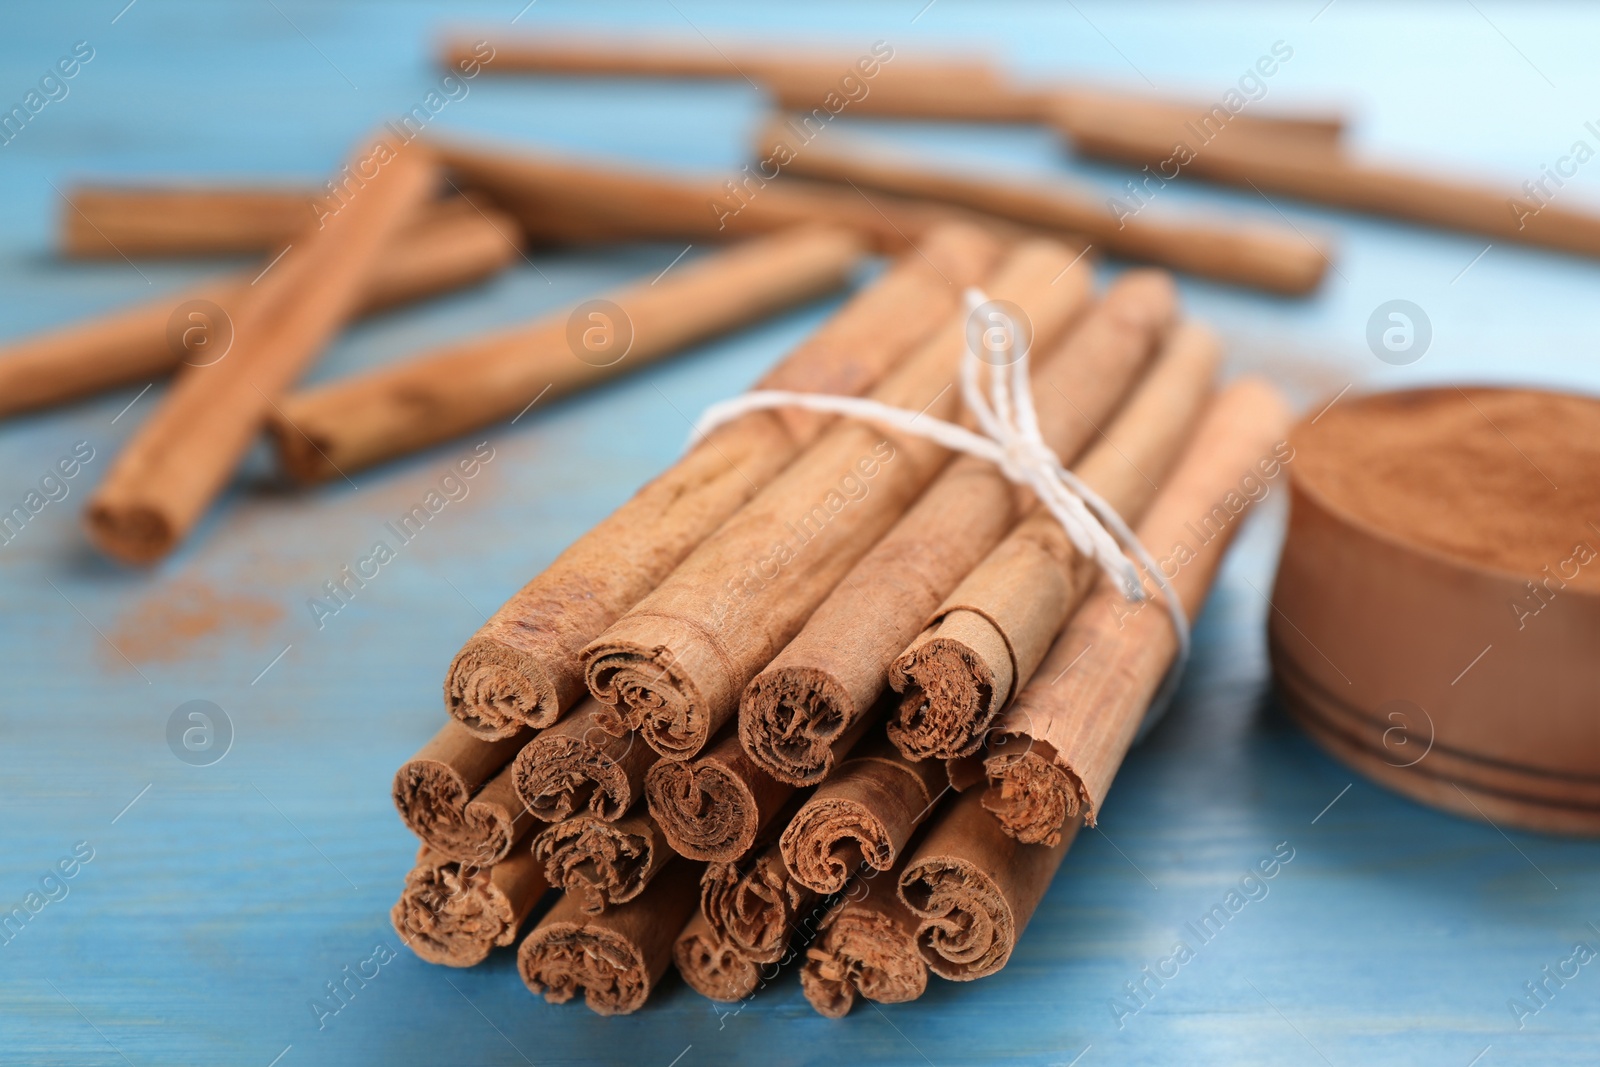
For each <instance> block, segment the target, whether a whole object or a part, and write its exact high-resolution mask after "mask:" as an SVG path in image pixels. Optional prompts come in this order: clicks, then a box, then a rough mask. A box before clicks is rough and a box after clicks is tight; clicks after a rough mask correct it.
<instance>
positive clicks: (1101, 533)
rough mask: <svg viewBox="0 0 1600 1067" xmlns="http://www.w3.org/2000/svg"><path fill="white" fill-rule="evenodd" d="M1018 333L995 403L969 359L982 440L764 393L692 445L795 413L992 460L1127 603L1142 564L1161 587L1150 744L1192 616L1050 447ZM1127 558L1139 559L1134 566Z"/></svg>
mask: <svg viewBox="0 0 1600 1067" xmlns="http://www.w3.org/2000/svg"><path fill="white" fill-rule="evenodd" d="M966 301H967V307H968V311H969V314H970V313H971V312H975V311H977V310H978V309H979V308H980V307H982V306H983V305H985V304H987V303H989V298H988V297H987V296H985V295H984V293H983V292H982V291H981V290H979V289H976V288H969V289H968V290H967V291H966ZM1002 314H1003V313H1002ZM1017 334H1018V331H1017V330H1016V328H1015V325H1014V324H1010V323H1007V328H1006V329H1005V330H1004V336H1005V338H1006V341H1007V343H1006V345H1005V348H1004V351H1005V352H1006V353H1007V354H1011V353H1012V352H1013V351H1014V353H1015V358H1014V359H1012V360H1010V362H1009V364H1008V365H1007V366H993V367H991V369H990V372H989V395H988V396H987V397H985V396H984V394H983V390H982V388H981V387H980V385H979V381H978V376H979V372H980V370H981V367H982V364H983V363H984V360H983V358H982V357H981V356H980V355H979V354H978V350H977V348H976V347H975V346H974V345H972V344H970V343H969V344H968V345H967V352H966V355H965V356H964V357H963V359H962V361H961V377H960V380H961V398H962V400H963V402H965V404H966V406H967V409H968V410H969V411H970V412H972V416H973V419H974V420H975V421H976V422H977V424H978V428H979V429H980V430H981V431H982V433H974V432H973V431H971V430H968V429H967V428H966V427H964V426H958V425H956V424H955V423H953V422H946V421H945V420H944V419H939V418H934V417H932V416H924V415H922V414H921V413H920V412H914V411H907V410H905V409H903V408H897V407H894V406H892V405H889V404H885V403H883V402H882V401H878V400H867V399H863V398H861V397H851V396H829V395H824V394H820V393H797V392H792V391H789V390H783V389H757V390H752V391H751V392H748V393H744V394H742V395H740V396H736V397H732V398H730V399H728V400H723V401H719V402H718V403H715V404H712V405H711V406H710V407H708V408H706V410H705V411H704V413H702V414H701V416H700V419H699V421H698V422H697V423H696V424H695V427H694V430H693V431H692V433H691V434H690V438H689V441H690V443H691V444H693V443H694V442H695V441H696V440H699V439H701V438H702V437H704V436H705V435H707V434H709V433H710V432H711V431H712V430H714V429H716V428H717V427H718V426H721V425H722V424H723V423H726V422H731V421H732V420H734V419H737V418H739V417H740V416H742V415H747V414H749V413H751V412H753V411H763V410H767V409H770V408H778V407H794V408H801V409H804V410H806V411H815V412H820V413H824V414H829V415H845V416H848V417H850V418H853V419H859V420H861V421H863V422H870V423H874V424H876V425H879V426H882V427H885V428H887V429H891V430H895V431H898V432H900V433H905V434H910V435H912V436H915V437H922V438H926V439H927V440H930V441H933V442H934V443H936V444H939V445H942V446H943V447H945V448H948V449H950V450H951V451H954V452H962V453H965V454H967V455H969V456H977V457H978V458H979V459H983V460H987V461H988V462H990V463H993V464H994V465H995V466H996V467H998V468H999V469H1000V473H1001V474H1003V475H1005V476H1006V478H1007V479H1008V480H1010V481H1012V482H1014V483H1016V484H1018V485H1025V486H1027V487H1028V488H1029V489H1031V490H1033V493H1034V495H1035V496H1036V497H1038V499H1039V502H1040V503H1041V504H1043V505H1044V506H1045V507H1046V508H1048V509H1049V511H1050V514H1051V515H1052V516H1053V517H1054V518H1055V520H1056V521H1057V522H1059V523H1060V524H1061V528H1062V530H1064V531H1065V532H1066V535H1067V539H1068V540H1070V541H1071V542H1072V545H1073V547H1074V548H1076V549H1077V550H1078V551H1079V552H1080V553H1082V554H1083V555H1084V556H1087V557H1088V558H1090V559H1092V560H1094V561H1095V562H1096V563H1097V564H1099V566H1100V569H1101V570H1102V571H1104V572H1105V574H1106V577H1107V578H1109V579H1110V580H1111V581H1112V582H1113V583H1115V584H1116V585H1117V586H1118V588H1120V589H1121V590H1122V595H1123V596H1124V597H1126V598H1127V599H1128V600H1129V601H1133V602H1139V601H1144V600H1147V599H1148V598H1149V594H1148V593H1147V592H1146V590H1145V588H1144V584H1143V583H1142V582H1141V581H1140V575H1139V568H1140V566H1142V567H1143V568H1144V571H1145V573H1146V574H1148V575H1149V576H1150V579H1151V580H1152V581H1153V582H1154V584H1155V586H1156V588H1157V589H1159V590H1160V592H1161V596H1162V599H1163V601H1164V602H1165V603H1166V607H1167V613H1168V614H1169V615H1170V616H1171V619H1172V629H1173V632H1174V634H1175V635H1176V636H1177V639H1178V654H1177V658H1176V661H1175V662H1174V664H1173V667H1172V670H1170V671H1169V672H1168V673H1167V677H1166V679H1165V680H1164V681H1163V682H1162V685H1161V688H1160V690H1158V691H1157V693H1156V696H1155V698H1154V699H1153V700H1152V701H1151V703H1150V708H1149V710H1148V711H1147V712H1146V713H1145V719H1144V722H1143V723H1142V724H1141V726H1140V728H1139V736H1140V737H1143V736H1144V734H1145V733H1147V732H1148V731H1149V729H1150V727H1152V726H1153V725H1155V722H1156V720H1158V719H1159V718H1160V717H1161V715H1162V714H1163V713H1164V712H1165V711H1166V708H1167V705H1168V704H1169V703H1170V702H1171V699H1172V694H1173V691H1174V690H1175V689H1176V688H1177V680H1178V676H1179V674H1180V673H1181V672H1182V670H1183V667H1184V665H1185V664H1186V663H1187V662H1188V659H1189V647H1190V642H1189V619H1188V616H1187V615H1185V614H1184V611H1183V605H1182V604H1181V603H1180V602H1179V601H1178V597H1177V594H1176V593H1175V592H1174V590H1173V588H1172V585H1171V583H1169V582H1168V581H1167V577H1166V575H1165V574H1163V573H1162V571H1161V568H1160V566H1158V565H1157V564H1156V561H1155V559H1154V557H1152V556H1151V555H1150V552H1149V550H1147V549H1146V548H1145V547H1144V545H1143V544H1141V543H1140V541H1139V538H1138V537H1137V536H1135V534H1134V532H1133V530H1132V529H1130V528H1129V527H1128V524H1127V523H1126V522H1124V521H1123V519H1122V516H1120V515H1118V514H1117V512H1116V510H1115V509H1114V508H1112V507H1111V505H1110V504H1108V503H1106V502H1105V501H1104V500H1103V499H1101V497H1100V496H1099V494H1097V493H1095V492H1094V490H1092V489H1090V488H1089V487H1088V486H1087V485H1085V484H1084V483H1083V481H1082V480H1081V479H1079V478H1078V477H1077V476H1076V475H1074V474H1073V473H1072V472H1071V471H1069V470H1067V469H1066V467H1065V466H1063V465H1062V463H1061V460H1060V458H1059V457H1058V456H1057V455H1056V454H1055V452H1054V451H1053V450H1052V449H1051V448H1050V446H1049V445H1048V444H1046V443H1045V440H1044V437H1043V436H1042V435H1041V434H1040V432H1039V418H1038V413H1037V411H1036V409H1035V408H1034V403H1033V388H1032V384H1031V381H1030V378H1029V369H1028V356H1029V352H1028V339H1027V338H1025V337H1018V336H1017ZM986 347H987V346H986ZM997 347H998V346H997ZM1125 553H1127V554H1125ZM1128 554H1131V555H1132V556H1133V558H1132V559H1129V558H1128Z"/></svg>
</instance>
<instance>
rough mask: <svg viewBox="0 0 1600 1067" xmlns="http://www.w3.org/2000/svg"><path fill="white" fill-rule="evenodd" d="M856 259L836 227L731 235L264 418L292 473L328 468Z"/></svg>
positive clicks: (714, 321)
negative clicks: (625, 282) (723, 244)
mask: <svg viewBox="0 0 1600 1067" xmlns="http://www.w3.org/2000/svg"><path fill="white" fill-rule="evenodd" d="M862 255H863V249H862V247H861V245H860V243H859V241H858V240H857V239H856V238H855V236H854V235H853V234H851V233H849V232H848V231H843V230H837V229H823V228H812V227H807V228H803V229H801V230H799V231H798V232H790V233H784V234H775V235H773V236H771V237H766V238H762V239H760V240H758V241H752V242H748V243H745V244H741V245H737V246H735V247H733V248H730V249H727V250H725V251H722V252H718V253H717V254H715V255H713V256H709V257H705V258H703V259H698V260H694V261H691V262H689V263H686V264H683V265H682V266H679V267H677V268H675V269H673V268H669V270H668V271H663V272H662V273H661V274H659V275H656V276H655V277H654V278H652V279H648V280H640V281H638V282H635V283H634V284H633V285H631V286H629V287H627V288H626V289H621V290H616V291H613V292H611V293H608V294H606V296H605V297H602V298H600V299H598V300H593V301H585V302H584V303H582V304H579V305H577V307H575V308H572V309H563V310H561V311H559V312H556V313H555V314H551V315H545V316H543V317H541V318H539V319H536V320H534V321H533V322H532V323H529V324H526V325H523V326H518V327H512V328H510V329H507V330H502V331H499V332H497V333H492V334H489V335H488V336H485V337H475V338H471V339H469V340H466V341H462V342H458V343H455V344H450V345H446V346H444V347H443V348H440V349H436V350H434V351H433V352H427V353H423V354H422V355H420V356H416V357H413V358H411V359H409V360H405V361H403V362H400V363H396V364H392V365H390V366H385V367H380V368H378V369H376V370H372V371H368V372H366V373H363V374H356V375H352V376H350V377H348V378H342V379H338V380H335V381H332V382H328V383H326V384H323V385H317V386H313V387H311V388H309V389H305V390H302V391H300V392H296V393H291V394H290V395H288V396H286V397H284V398H283V400H282V401H281V402H280V403H279V404H278V405H277V407H276V409H275V410H274V411H273V413H272V418H271V420H270V422H269V427H268V428H269V429H270V430H271V432H272V436H273V439H274V441H275V443H276V445H277V449H278V456H279V459H280V461H281V463H282V465H283V468H284V470H285V471H287V472H288V473H289V474H290V476H291V477H293V478H295V479H296V480H298V481H302V482H312V481H322V480H324V479H328V478H333V477H337V476H339V475H340V474H342V473H347V472H349V471H351V470H356V469H359V468H362V467H367V466H371V465H372V464H374V463H379V462H382V461H383V460H387V459H392V458H394V457H396V456H400V455H404V454H406V453H408V452H414V451H416V450H417V449H420V448H425V447H427V446H428V445H432V444H436V443H438V442H440V441H444V440H448V439H449V438H451V437H454V436H456V435H458V434H461V433H465V432H466V431H468V430H471V429H476V428H477V427H479V426H483V425H485V424H487V423H490V422H494V421H497V420H499V419H502V418H511V417H513V416H519V415H520V413H521V412H522V411H525V410H527V407H528V406H529V405H531V404H533V403H534V402H535V401H538V400H541V399H550V400H554V399H555V398H557V397H561V396H565V395H566V394H568V393H571V392H573V391H575V390H577V389H580V388H583V387H584V386H587V385H591V384H593V383H594V382H596V381H600V380H603V379H606V378H611V377H615V376H617V375H619V374H622V373H626V372H628V371H632V370H634V369H636V368H639V367H643V366H648V365H649V364H650V363H651V362H653V361H655V360H656V359H659V358H661V357H664V356H667V355H670V354H671V353H674V352H677V351H680V350H682V349H683V348H684V347H686V346H688V345H691V344H694V343H696V342H698V341H702V340H704V339H706V338H708V337H711V336H715V335H716V334H718V333H723V332H725V331H728V330H731V329H734V328H737V327H739V326H742V325H745V324H746V323H749V322H752V321H755V320H758V319H761V318H765V317H766V316H768V315H771V314H773V313H775V312H777V311H779V310H781V309H783V308H787V307H790V306H793V305H794V304H797V303H800V302H801V301H804V300H808V299H811V298H814V297H817V296H821V295H823V294H824V293H827V292H830V291H832V290H835V289H838V288H840V287H841V286H843V285H844V284H845V283H846V282H847V281H848V280H849V278H850V274H851V272H852V270H854V269H855V268H856V267H857V266H858V265H859V264H860V262H861V259H862Z"/></svg>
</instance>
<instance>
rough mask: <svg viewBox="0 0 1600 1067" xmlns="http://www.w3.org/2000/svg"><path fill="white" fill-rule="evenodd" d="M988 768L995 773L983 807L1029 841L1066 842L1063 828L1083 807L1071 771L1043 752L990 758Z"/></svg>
mask: <svg viewBox="0 0 1600 1067" xmlns="http://www.w3.org/2000/svg"><path fill="white" fill-rule="evenodd" d="M983 767H984V771H985V772H986V773H987V774H988V776H989V788H988V789H986V790H985V791H984V794H983V806H984V809H985V810H987V811H988V812H990V813H991V814H992V815H993V816H994V817H995V819H996V820H997V821H998V822H999V823H1000V828H1001V829H1002V830H1004V831H1005V832H1006V833H1007V834H1009V835H1010V836H1012V837H1014V838H1016V839H1017V840H1018V841H1021V842H1022V843H1023V844H1025V845H1048V846H1054V845H1058V844H1060V843H1061V829H1062V827H1064V826H1066V825H1067V823H1068V821H1069V820H1072V819H1076V818H1077V817H1078V812H1079V811H1081V810H1082V809H1083V800H1082V798H1081V797H1080V796H1079V786H1078V782H1077V780H1076V779H1075V778H1074V777H1073V775H1072V772H1071V771H1069V770H1067V769H1066V768H1065V767H1063V766H1061V765H1060V764H1058V763H1056V762H1055V760H1054V758H1053V757H1052V755H1050V754H1047V753H1044V752H1040V751H1038V750H1032V751H1028V752H1021V753H1015V754H1010V753H1007V754H1002V755H996V756H990V757H989V758H988V759H987V760H985V761H984V764H983ZM1090 814H1091V815H1092V814H1093V813H1092V812H1091V813H1090ZM1090 825H1093V819H1092V818H1091V820H1090Z"/></svg>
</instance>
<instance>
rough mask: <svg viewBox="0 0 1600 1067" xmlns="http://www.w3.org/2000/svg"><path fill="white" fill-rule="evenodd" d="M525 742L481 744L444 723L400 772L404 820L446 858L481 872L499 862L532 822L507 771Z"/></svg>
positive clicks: (521, 737) (397, 800) (398, 804)
mask: <svg viewBox="0 0 1600 1067" xmlns="http://www.w3.org/2000/svg"><path fill="white" fill-rule="evenodd" d="M527 737H528V734H527V733H526V732H524V733H521V734H515V735H513V736H511V737H508V738H504V739H502V740H499V741H483V740H480V739H478V738H476V737H473V736H472V735H471V734H469V733H468V732H467V731H466V730H464V729H462V727H461V726H460V725H459V724H457V723H453V722H451V723H446V724H445V726H444V728H443V729H441V730H440V731H439V732H438V733H437V734H435V735H434V736H433V739H432V740H431V741H429V742H428V743H427V744H426V745H424V746H422V750H421V751H419V752H418V753H417V754H416V755H415V756H412V757H411V758H410V759H409V760H407V761H406V762H405V763H404V764H403V765H402V766H401V767H400V769H399V770H398V771H396V772H395V776H394V806H395V808H396V809H397V810H398V811H399V812H400V818H401V820H402V821H403V822H404V823H405V824H406V827H407V828H408V829H409V830H410V831H411V832H412V833H414V834H416V835H417V836H418V837H420V838H422V840H423V841H425V842H426V843H427V844H429V845H430V846H432V848H433V849H434V851H436V852H438V853H440V854H441V855H444V856H448V857H449V858H451V859H455V860H460V861H462V862H466V863H475V864H478V865H479V866H489V865H491V864H494V863H498V862H500V861H501V860H502V859H504V858H505V857H506V856H508V855H510V853H511V846H512V845H513V844H515V843H516V842H517V841H518V840H520V839H521V837H522V836H523V834H525V833H527V832H528V830H529V829H530V828H531V827H532V825H533V822H534V820H533V818H532V817H531V816H529V815H528V814H527V812H526V809H525V808H524V806H523V803H522V801H521V799H520V798H518V797H517V795H516V789H515V787H514V780H513V774H512V768H511V766H510V762H511V759H512V757H513V756H515V755H516V753H517V750H518V749H519V748H521V747H522V744H523V742H525V741H526V740H527Z"/></svg>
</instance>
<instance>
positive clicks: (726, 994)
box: [672, 911, 761, 1003]
mask: <svg viewBox="0 0 1600 1067" xmlns="http://www.w3.org/2000/svg"><path fill="white" fill-rule="evenodd" d="M672 960H673V962H674V963H675V964H677V967H678V973H679V974H681V975H683V980H684V981H685V982H688V983H689V988H691V989H693V990H694V991H695V992H696V993H699V994H700V995H701V996H703V997H707V998H709V999H711V1000H718V1001H723V1002H727V1003H731V1002H733V1001H738V1000H743V999H744V998H745V997H748V996H749V995H750V994H751V993H754V992H755V991H756V988H757V987H758V986H759V985H760V984H761V969H760V967H759V966H758V965H757V963H756V961H755V960H753V959H751V958H750V957H749V956H747V955H746V954H745V953H744V952H743V951H741V950H740V949H739V947H738V946H737V945H734V944H732V943H730V942H729V941H727V940H725V939H723V938H720V937H718V936H717V932H716V930H714V929H712V927H711V924H710V923H709V922H707V921H706V917H705V916H704V915H702V914H700V913H699V912H698V911H697V912H695V913H694V914H693V915H692V916H690V918H689V925H687V926H685V927H684V928H683V932H682V933H680V934H679V935H678V940H677V941H675V942H673V945H672Z"/></svg>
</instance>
